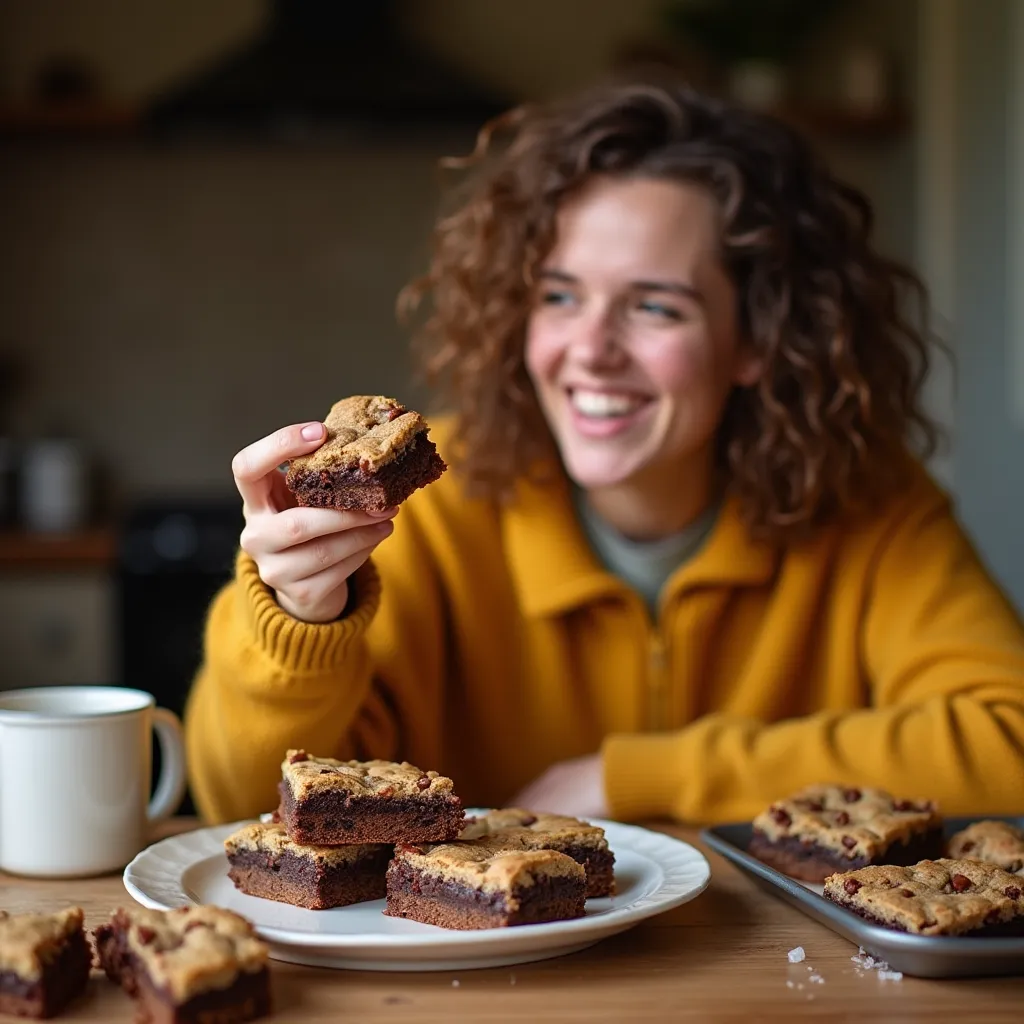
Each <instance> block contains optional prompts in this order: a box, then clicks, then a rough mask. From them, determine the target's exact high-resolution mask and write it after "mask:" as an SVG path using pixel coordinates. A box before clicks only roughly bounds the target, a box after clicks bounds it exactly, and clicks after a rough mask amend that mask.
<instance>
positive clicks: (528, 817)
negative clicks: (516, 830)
mask: <svg viewBox="0 0 1024 1024" xmlns="http://www.w3.org/2000/svg"><path fill="white" fill-rule="evenodd" d="M519 824H520V825H521V826H522V827H523V828H529V827H530V826H531V825H536V824H537V815H536V814H525V815H523V817H522V819H521V820H520V822H519Z"/></svg>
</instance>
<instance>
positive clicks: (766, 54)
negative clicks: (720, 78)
mask: <svg viewBox="0 0 1024 1024" xmlns="http://www.w3.org/2000/svg"><path fill="white" fill-rule="evenodd" d="M846 2H847V0H673V2H671V3H668V4H666V5H665V7H664V10H663V18H664V23H665V26H666V28H667V29H668V30H669V31H670V32H672V33H673V34H675V35H677V36H681V37H683V38H685V39H686V40H688V41H689V42H691V43H693V44H695V45H696V46H698V47H700V48H701V49H702V50H704V51H705V52H706V53H707V54H708V56H710V57H712V58H713V59H715V60H717V61H718V62H719V63H721V64H723V65H726V66H729V65H735V64H739V63H742V62H745V61H767V62H770V63H773V64H780V65H784V64H788V63H790V62H791V61H792V60H793V59H794V58H795V57H796V56H797V55H798V54H799V52H800V50H801V49H802V48H803V47H804V46H805V45H806V43H807V42H808V40H809V39H810V37H811V36H812V35H813V34H814V33H815V32H816V31H817V30H818V29H819V28H821V26H822V25H824V24H825V22H826V21H828V20H829V19H830V18H831V17H832V16H833V15H834V14H835V13H836V11H837V10H838V9H839V8H840V7H843V6H845V4H846Z"/></svg>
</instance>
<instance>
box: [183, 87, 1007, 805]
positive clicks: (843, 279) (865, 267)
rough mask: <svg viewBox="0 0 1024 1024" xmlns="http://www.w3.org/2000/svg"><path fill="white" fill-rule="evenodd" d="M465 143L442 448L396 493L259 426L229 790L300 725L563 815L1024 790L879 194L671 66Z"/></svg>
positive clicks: (435, 305) (223, 664) (216, 757)
mask: <svg viewBox="0 0 1024 1024" xmlns="http://www.w3.org/2000/svg"><path fill="white" fill-rule="evenodd" d="M454 164H455V165H456V167H457V169H461V170H463V171H465V172H467V173H466V175H465V180H464V183H463V186H462V188H461V189H460V190H459V191H458V192H457V193H455V195H454V199H453V205H452V207H451V209H450V211H449V212H447V213H446V214H445V215H444V216H443V217H442V218H441V219H440V220H439V221H438V224H437V227H436V230H435V233H434V247H433V255H432V258H431V261H430V265H429V267H428V269H427V272H426V274H425V275H424V276H423V277H422V278H421V279H420V280H418V281H417V282H415V283H414V284H413V285H412V286H411V287H410V288H409V289H408V290H407V291H406V293H405V295H404V302H403V305H404V308H405V310H406V311H407V312H413V311H414V310H415V309H416V308H417V305H418V303H420V302H422V303H423V309H424V311H425V315H424V319H423V321H422V323H421V325H420V331H419V336H418V352H419V355H420V357H421V358H422V361H423V364H424V366H425V368H426V370H427V372H428V375H429V376H430V378H431V379H432V380H433V381H434V383H435V384H436V385H437V387H438V390H439V393H440V395H441V397H442V398H443V399H446V400H447V403H448V405H449V406H450V407H451V410H452V413H453V415H452V416H451V417H450V418H442V419H439V420H437V421H435V422H434V424H433V430H432V432H431V434H432V437H433V438H435V439H436V441H437V445H438V448H439V450H440V452H441V454H442V455H443V457H444V459H445V460H446V461H447V462H449V463H450V464H451V465H452V472H449V473H446V474H445V475H444V476H443V477H442V478H441V479H440V480H439V481H437V482H436V483H433V484H431V485H430V486H429V487H427V488H425V489H423V490H420V491H417V492H416V493H415V494H414V495H413V496H412V497H411V498H410V499H409V500H408V501H407V502H406V503H405V504H404V505H403V506H402V512H401V514H400V515H399V516H398V517H397V518H395V520H394V522H395V525H394V529H393V531H392V529H391V527H390V525H387V527H386V528H385V529H380V525H379V524H374V525H371V524H369V523H368V521H367V520H366V518H365V517H360V516H358V515H354V514H353V513H349V512H341V511H336V510H332V509H302V508H294V507H291V504H290V501H289V498H288V495H287V494H286V493H283V492H282V489H281V488H280V487H277V486H276V485H275V480H276V477H277V473H276V467H277V465H278V463H279V462H280V461H281V458H282V457H286V458H294V457H297V456H302V455H307V454H309V453H310V452H311V451H314V450H316V449H317V448H318V447H319V446H320V445H321V444H322V443H323V438H324V432H323V428H322V425H321V424H319V423H312V424H305V425H303V424H298V425H295V426H291V427H285V428H283V429H281V430H279V431H277V432H276V433H274V434H271V435H270V436H268V437H266V438H264V439H262V440H261V441H257V442H255V443H254V444H253V445H251V446H250V447H249V448H247V449H245V450H244V451H243V452H241V453H239V455H238V456H237V458H236V461H235V466H236V479H237V481H238V484H239V488H240V490H242V491H243V493H245V494H246V495H249V496H250V497H251V496H253V495H257V496H259V500H258V501H257V500H249V498H247V500H246V520H247V525H246V530H245V532H244V533H243V546H244V549H245V550H244V551H243V552H242V553H241V554H240V556H239V560H238V567H237V574H236V580H235V581H234V582H233V583H232V584H231V585H229V586H228V587H227V588H226V589H225V590H224V591H223V593H222V594H221V595H220V596H219V597H218V599H217V600H216V601H215V603H214V605H213V608H212V609H211V613H210V617H209V624H208V629H207V637H206V660H205V664H204V667H203V669H202V671H201V673H200V675H199V677H198V679H197V681H196V685H195V688H194V691H193V694H192V697H191V701H190V705H189V709H188V715H187V734H188V742H189V754H190V760H191V766H192V771H193V788H194V791H195V793H196V795H197V801H198V803H199V805H200V807H201V808H202V810H203V811H204V813H205V814H206V815H207V816H209V817H213V818H218V819H227V818H235V817H241V816H244V815H250V814H254V813H256V812H258V811H261V810H264V809H266V808H268V807H270V806H272V805H273V802H274V792H275V783H276V776H277V769H278V764H279V762H280V758H281V755H282V752H283V751H284V750H285V749H286V748H287V747H290V746H302V747H305V748H306V749H307V750H310V751H315V752H317V753H318V754H320V755H323V756H331V757H338V758H351V757H359V758H368V757H380V758H384V759H397V758H404V759H407V760H409V761H412V762H414V763H416V764H418V765H421V766H423V767H424V768H430V769H435V770H438V771H441V772H442V773H443V774H444V775H446V776H447V777H450V778H452V779H453V780H454V782H455V785H456V787H457V788H458V792H459V793H460V795H461V796H462V797H463V798H464V800H465V801H466V802H467V803H469V804H477V805H482V806H486V805H491V806H495V805H499V804H502V803H505V802H508V801H510V800H513V801H515V802H517V803H519V804H520V805H521V806H526V807H531V808H532V809H534V810H551V811H556V812H561V813H568V814H575V815H602V814H604V813H608V814H611V815H613V816H615V817H620V818H638V817H645V816H658V815H671V816H674V817H676V818H678V819H682V820H690V821H711V820H723V819H727V818H743V817H748V816H752V815H753V814H754V813H756V812H757V811H759V810H761V809H763V807H764V806H766V805H767V804H769V803H770V802H771V801H772V800H774V799H776V798H777V797H780V796H783V795H785V794H786V793H787V792H790V791H793V790H796V789H799V788H802V787H803V786H805V785H808V784H811V783H821V782H836V783H841V784H844V785H848V786H869V787H877V788H882V789H891V790H899V791H900V792H904V793H908V794H918V795H920V796H923V797H929V798H932V799H936V800H938V801H940V802H942V803H943V804H944V805H945V809H947V810H950V811H962V812H964V813H972V814H981V813H986V814H987V813H1000V812H1008V811H1014V810H1017V809H1019V801H1020V794H1021V792H1024V758H1022V754H1021V751H1022V750H1024V629H1022V626H1021V623H1020V621H1019V620H1018V618H1017V616H1016V614H1015V613H1014V611H1013V610H1012V609H1011V607H1010V606H1009V605H1008V603H1007V602H1006V600H1005V599H1004V597H1003V596H1002V594H1000V592H999V591H998V589H997V588H996V586H995V585H994V584H993V583H992V581H991V580H990V579H989V577H988V576H987V574H986V573H985V570H984V569H983V567H982V566H981V565H980V563H979V562H978V560H977V558H976V557H975V555H974V553H973V551H972V549H971V546H970V544H969V542H968V541H967V539H966V538H965V536H964V535H963V533H962V531H961V530H960V528H959V526H958V524H957V522H956V519H955V517H954V515H953V512H952V510H951V508H950V505H949V501H948V499H947V498H946V496H945V495H944V494H943V493H942V492H941V491H940V490H939V489H938V488H937V487H936V486H935V485H934V484H933V482H932V481H931V480H930V478H929V477H928V476H927V474H926V473H925V471H924V469H923V468H922V467H921V465H920V463H919V462H918V461H917V455H919V454H920V452H921V451H926V450H927V449H928V446H929V445H930V443H931V442H932V440H933V435H934V432H933V430H932V427H931V424H930V423H929V422H928V420H927V419H926V418H925V417H924V415H923V414H922V412H921V410H920V406H919V401H918V400H919V394H918V392H919V384H920V381H921V375H922V373H923V371H924V369H925V367H926V364H927V346H926V340H925V339H926V336H927V328H926V324H925V322H924V301H923V300H924V296H923V292H922V289H921V286H920V284H919V282H918V280H917V278H916V277H915V276H914V275H913V274H912V273H911V272H910V271H908V270H906V269H904V268H901V267H899V266H896V265H895V264H893V263H891V262H889V261H887V260H886V259H884V258H883V257H882V256H880V255H879V254H878V253H876V252H875V251H874V249H873V247H872V244H871V240H870V227H871V211H870V207H869V205H868V203H867V201H866V200H865V199H864V197H863V196H862V195H860V193H858V192H857V191H856V190H854V189H852V188H850V187H848V186H846V185H844V184H842V183H841V182H839V181H837V180H836V179H835V178H834V177H833V176H832V175H831V174H830V172H829V171H828V169H827V168H825V167H824V166H822V165H821V164H820V163H819V162H818V161H817V160H816V159H815V158H814V157H813V155H812V154H811V152H810V150H809V149H808V147H807V146H806V145H805V143H804V142H803V141H802V140H801V139H800V138H799V137H798V136H797V135H795V134H794V133H793V132H792V131H791V130H790V129H789V128H787V127H786V126H785V125H783V124H781V123H779V122H777V121H775V120H773V119H771V118H769V117H766V116H763V115H758V114H754V113H750V112H746V111H743V110H739V109H736V108H733V107H730V106H728V105H726V104H723V103H721V102H719V101H717V100H714V99H712V98H709V97H706V96H703V95H701V94H699V93H696V92H694V91H693V90H691V89H689V88H688V87H686V86H685V85H682V84H680V83H678V82H674V81H667V82H654V81H629V82H618V83H610V84H606V85H603V86H601V87H599V88H597V89H594V90H591V91H588V92H586V93H583V94H581V95H579V96H574V97H570V98H569V99H567V100H565V101H563V102H557V103H554V104H549V105H542V106H538V107H535V108H525V109H521V110H516V111H513V112H511V113H510V114H509V115H507V116H506V117H504V118H502V119H499V120H498V121H497V122H495V123H494V124H492V125H490V126H488V127H487V128H485V129H484V131H483V132H482V133H481V136H480V140H479V144H478V146H477V149H476V151H475V153H474V154H472V155H471V156H470V157H469V158H467V159H465V160H461V161H454ZM915 311H916V313H918V314H920V316H918V318H917V319H911V318H909V317H910V314H912V313H915ZM395 511H396V510H390V511H389V512H387V513H385V514H384V515H385V516H388V517H391V516H394V513H395ZM313 513H315V515H314V514H313ZM371 553H372V557H371ZM314 555H315V557H313V556H314ZM355 566H358V568H355V569H354V567H355ZM268 580H271V581H273V582H274V586H275V587H276V589H271V587H270V586H268V585H267V581H268ZM286 608H287V611H286V610H285V609H286ZM324 609H329V612H328V613H325V612H324Z"/></svg>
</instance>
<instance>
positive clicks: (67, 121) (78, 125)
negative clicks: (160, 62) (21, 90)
mask: <svg viewBox="0 0 1024 1024" xmlns="http://www.w3.org/2000/svg"><path fill="white" fill-rule="evenodd" d="M138 123H139V117H138V112H137V111H136V110H135V109H133V108H131V107H119V106H112V105H106V104H95V103H81V104H79V103H75V104H70V103H68V104H59V105H58V104H54V105H49V106H45V105H32V106H3V105H0V136H19V135H20V136H25V135H31V136H63V135H68V136H83V135H84V136H96V135H99V136H106V135H118V134H123V133H125V132H129V131H131V130H133V129H134V128H136V127H137V126H138Z"/></svg>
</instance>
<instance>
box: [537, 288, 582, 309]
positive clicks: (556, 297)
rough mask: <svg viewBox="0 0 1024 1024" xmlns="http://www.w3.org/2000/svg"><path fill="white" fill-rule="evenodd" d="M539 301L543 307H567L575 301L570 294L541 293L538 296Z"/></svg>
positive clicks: (557, 292)
mask: <svg viewBox="0 0 1024 1024" xmlns="http://www.w3.org/2000/svg"><path fill="white" fill-rule="evenodd" d="M540 301H541V304H542V305H545V306H568V305H571V304H572V303H573V302H574V301H575V299H574V297H573V295H572V293H571V292H560V291H543V292H541V294H540Z"/></svg>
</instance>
